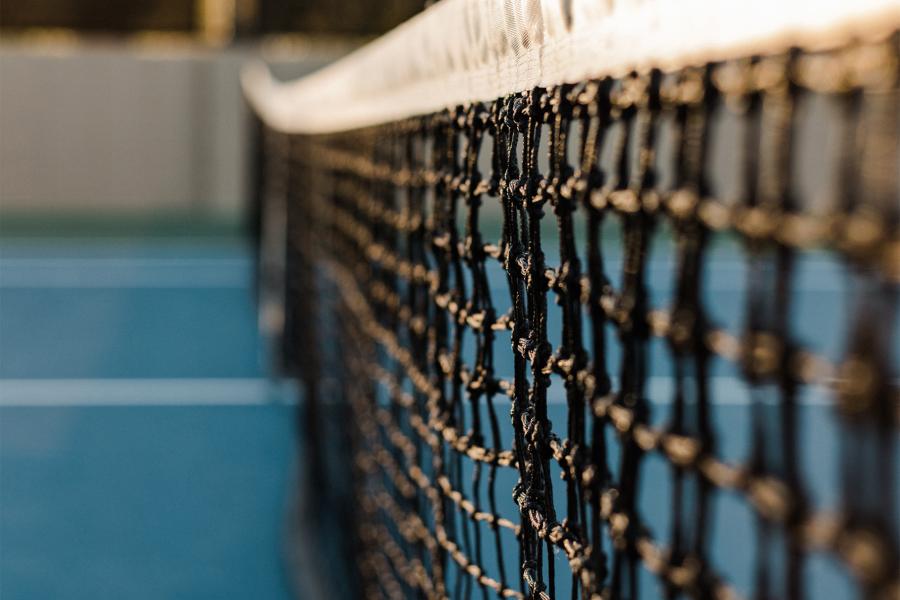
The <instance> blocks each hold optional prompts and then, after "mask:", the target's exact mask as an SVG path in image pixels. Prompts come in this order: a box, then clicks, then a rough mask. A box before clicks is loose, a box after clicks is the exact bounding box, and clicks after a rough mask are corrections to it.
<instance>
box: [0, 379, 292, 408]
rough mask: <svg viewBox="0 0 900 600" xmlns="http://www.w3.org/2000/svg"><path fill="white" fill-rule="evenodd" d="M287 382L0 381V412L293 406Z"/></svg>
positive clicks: (264, 380)
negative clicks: (123, 407) (37, 408)
mask: <svg viewBox="0 0 900 600" xmlns="http://www.w3.org/2000/svg"><path fill="white" fill-rule="evenodd" d="M296 398H297V394H296V388H295V386H294V385H293V383H291V382H290V381H288V380H270V379H262V378H254V379H251V378H244V379H240V378H234V379H229V378H210V379H0V408H10V407H55V406H58V407H64V406H71V407H78V406H84V407H88V406H217V405H221V406H259V405H271V404H294V403H295V402H296Z"/></svg>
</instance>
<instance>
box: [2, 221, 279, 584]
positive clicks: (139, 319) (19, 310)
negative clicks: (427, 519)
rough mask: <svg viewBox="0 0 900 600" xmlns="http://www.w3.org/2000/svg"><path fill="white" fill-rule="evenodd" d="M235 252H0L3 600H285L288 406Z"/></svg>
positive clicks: (137, 244)
mask: <svg viewBox="0 0 900 600" xmlns="http://www.w3.org/2000/svg"><path fill="white" fill-rule="evenodd" d="M252 281H253V274H252V269H251V259H250V258H249V253H248V247H247V246H246V244H245V243H244V242H243V241H242V240H240V239H237V238H233V239H232V238H226V239H215V240H201V241H199V242H198V241H192V242H187V241H180V240H177V239H166V240H162V241H160V240H155V241H154V240H145V241H134V240H129V241H124V240H121V241H120V240H103V241H84V240H79V239H72V240H65V239H47V240H34V239H32V240H24V239H22V240H15V239H8V240H6V241H3V242H2V244H0V544H2V551H0V598H3V600H19V599H22V600H28V599H40V598H65V599H81V598H84V599H92V600H93V599H100V598H129V599H143V598H146V599H159V598H272V599H278V598H288V597H293V596H292V584H291V581H292V576H291V574H290V572H289V569H288V568H287V567H286V566H285V560H284V556H285V553H284V551H283V550H284V548H285V546H286V544H287V541H286V540H285V535H286V533H285V532H286V531H287V530H288V528H287V527H286V525H285V523H286V522H287V520H288V518H289V514H290V513H289V511H290V508H291V506H292V504H293V503H292V501H291V484H292V482H293V473H294V472H295V470H294V467H295V464H294V462H295V461H294V445H295V440H294V410H295V407H294V402H293V401H294V394H293V392H292V390H291V389H290V388H289V386H287V385H286V384H277V383H275V382H273V381H270V380H268V379H267V377H266V368H265V356H264V351H263V350H264V345H263V344H262V343H261V342H260V340H259V338H258V336H257V333H256V321H255V313H254V310H255V308H254V296H253V285H252Z"/></svg>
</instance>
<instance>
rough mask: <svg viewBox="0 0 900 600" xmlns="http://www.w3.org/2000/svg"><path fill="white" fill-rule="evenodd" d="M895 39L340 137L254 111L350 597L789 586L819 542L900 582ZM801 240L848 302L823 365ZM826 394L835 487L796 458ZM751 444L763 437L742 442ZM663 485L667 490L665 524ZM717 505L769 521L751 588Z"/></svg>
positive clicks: (873, 583)
mask: <svg viewBox="0 0 900 600" xmlns="http://www.w3.org/2000/svg"><path fill="white" fill-rule="evenodd" d="M898 44H900V42H898V38H897V37H892V38H888V39H887V40H884V41H881V42H877V43H859V44H847V45H844V46H842V47H840V48H834V49H828V50H824V51H803V50H789V51H786V52H783V53H777V54H772V55H766V56H764V57H746V58H735V59H729V60H723V61H715V62H709V63H706V64H700V65H698V66H694V67H687V68H681V69H677V70H674V71H666V72H662V71H659V70H648V71H646V72H641V73H632V74H627V75H623V76H618V77H605V78H599V79H587V80H584V81H581V82H579V83H574V84H565V85H558V86H549V87H535V88H533V89H530V90H528V91H526V92H521V93H513V94H509V95H506V96H504V97H501V98H497V99H496V100H493V101H489V102H472V103H469V104H467V105H465V106H460V107H458V108H455V109H452V110H444V111H438V112H435V113H433V114H428V115H425V116H411V117H409V118H406V119H402V120H397V121H392V122H389V123H385V124H380V125H374V126H371V127H365V128H360V129H351V130H348V131H341V132H335V133H328V134H316V135H305V134H289V133H285V132H283V131H278V130H276V129H273V128H271V127H267V126H266V125H265V124H261V125H260V126H261V128H262V137H263V139H264V141H265V143H264V144H263V145H262V146H261V148H262V152H263V156H262V163H263V166H264V168H263V173H264V176H263V177H262V180H261V185H262V194H261V197H262V201H263V203H264V205H263V212H264V213H265V210H266V209H265V203H266V202H268V201H270V200H272V199H273V198H275V199H278V204H277V205H278V206H283V207H284V210H285V213H284V219H285V222H284V226H285V228H286V232H287V233H286V236H285V237H286V247H285V254H286V273H285V280H284V281H285V285H284V290H285V302H284V331H283V333H284V353H285V357H286V358H285V361H286V363H287V364H288V365H291V366H292V367H293V369H294V370H295V371H296V372H297V373H298V374H299V376H300V379H301V380H302V381H303V382H304V383H305V384H306V387H307V390H306V391H307V409H306V410H307V412H306V413H305V416H304V427H306V428H307V432H308V435H309V438H310V439H311V440H312V441H311V442H310V450H309V452H310V455H311V456H312V460H313V462H314V463H315V464H317V465H319V466H318V467H317V468H316V469H315V471H316V473H315V481H317V482H318V483H319V484H321V485H322V486H327V483H326V482H327V481H328V479H329V477H333V476H334V474H333V473H331V474H330V471H334V470H335V469H343V471H342V475H343V476H344V477H345V479H346V481H347V482H349V483H348V486H349V487H348V494H349V498H350V500H348V501H347V502H346V506H344V510H345V511H346V512H345V513H344V514H345V517H346V518H345V520H344V521H343V534H344V536H345V538H346V540H345V541H346V548H347V556H348V557H349V558H348V562H349V563H350V568H351V571H352V572H353V578H354V581H356V582H357V585H358V589H357V590H356V592H357V593H359V594H361V595H365V596H366V597H373V598H374V597H396V598H471V597H475V598H491V597H503V598H561V597H566V598H569V597H571V598H593V599H600V598H604V599H606V598H622V599H637V598H654V597H661V598H675V597H692V598H718V599H724V598H739V597H748V598H760V599H764V598H765V599H768V598H790V599H795V598H803V597H807V596H808V595H809V594H810V593H811V592H810V587H809V577H808V576H807V575H808V573H807V572H806V570H807V569H808V568H809V565H810V562H811V561H812V560H813V559H814V557H820V556H825V557H827V558H828V560H829V561H831V562H830V563H829V564H831V565H833V568H835V569H839V570H841V572H843V573H844V574H845V575H846V578H847V581H848V582H849V583H848V586H850V588H851V589H852V590H853V591H852V593H853V594H855V595H857V596H861V597H865V598H873V599H884V600H887V599H888V598H896V597H897V595H898V594H900V579H898V578H900V554H898V552H900V548H898V543H900V541H898V535H900V533H898V515H897V513H898V510H897V507H898V496H897V491H898V490H897V486H898V483H897V479H898V463H897V440H898V422H900V410H898V399H900V397H898V386H897V381H898V380H897V377H898V373H897V369H898V359H900V357H898V354H900V353H898V322H897V314H896V313H897V293H898V284H900V201H898V191H900V181H898V170H900V168H898V166H900V157H898V139H900V138H898V116H900V102H898V99H900V97H898V93H900V89H898V82H900V77H898V73H900V71H898V64H900V61H898V58H900V45H898ZM814 107H818V108H815V109H814ZM822 111H824V112H822ZM823 114H824V115H827V118H824V119H823V118H822V115H823ZM727 124H730V125H727ZM722 128H727V133H726V134H723V133H722ZM801 129H803V130H809V129H812V130H818V129H827V130H828V132H829V136H828V140H830V142H829V143H827V144H824V145H822V146H821V147H818V148H811V147H810V146H809V145H808V144H807V145H806V146H804V145H803V143H802V140H801V139H800V138H801V136H800V135H799V133H798V132H799V131H800V130H801ZM807 156H813V157H814V158H812V159H811V160H812V161H813V162H814V163H816V164H817V165H818V166H819V168H817V169H816V170H814V173H815V176H814V177H813V179H814V181H812V182H809V181H806V180H805V179H804V178H803V177H801V176H800V175H799V173H800V171H801V170H802V167H803V165H804V164H806V163H808V162H809V160H810V159H809V158H807ZM724 163H727V164H724ZM723 164H724V166H723ZM723 172H724V175H723V174H722V173H723ZM266 174H267V175H266ZM276 220H277V219H276ZM611 226H614V227H615V232H614V233H611V232H612V229H611ZM722 244H726V245H727V244H731V245H732V246H733V247H735V248H736V249H737V255H738V256H739V257H740V269H741V273H742V274H743V276H744V277H745V285H744V286H743V288H742V289H743V292H742V297H741V298H739V299H737V300H735V302H738V303H739V307H738V311H739V313H740V318H739V319H738V320H737V325H736V326H734V324H731V325H728V324H723V323H719V322H717V321H716V319H715V317H714V313H715V310H714V309H715V308H717V307H716V306H715V305H716V303H717V302H720V301H723V300H721V299H720V298H718V297H717V296H716V294H715V293H712V294H711V293H709V291H708V289H707V288H708V283H709V279H710V277H711V276H710V273H709V268H710V267H709V256H710V254H711V253H713V252H714V251H715V249H716V248H717V247H719V246H721V245H722ZM660 246H662V247H665V252H666V253H667V256H668V257H669V260H668V262H666V263H665V265H666V266H665V268H664V269H662V270H660V269H658V268H656V267H655V266H653V265H651V256H652V255H653V252H654V250H653V248H654V247H660ZM612 247H615V248H617V251H616V252H615V253H612V254H611V251H610V248H612ZM810 254H817V255H818V254H827V255H828V256H830V257H832V258H833V259H834V260H836V261H838V262H839V263H840V264H841V265H842V267H841V269H842V279H841V281H840V282H839V283H838V284H839V285H841V286H843V289H844V296H845V298H846V311H844V312H842V313H841V314H839V315H837V316H835V317H834V318H831V319H827V320H821V321H820V322H819V326H820V327H821V328H824V329H834V330H836V331H840V332H841V336H840V339H841V340H842V342H841V344H840V349H839V352H837V354H836V356H830V355H829V354H830V353H828V352H823V351H819V350H818V349H815V348H809V347H807V346H806V345H804V339H803V336H802V335H801V333H800V332H798V331H797V330H796V327H795V323H796V310H797V308H796V306H795V305H794V296H795V291H796V286H797V281H798V278H799V277H800V270H799V267H798V265H801V264H802V263H803V260H804V258H805V257H806V256H808V255H810ZM662 279H666V280H668V281H671V282H672V283H671V285H668V286H663V287H664V288H665V290H666V292H665V297H662V298H660V297H659V295H658V294H655V293H654V292H653V288H654V286H660V285H661V284H660V281H661V280H662ZM724 301H726V302H730V301H731V300H724ZM653 361H657V362H664V363H665V364H666V369H668V371H667V372H668V374H669V375H668V377H667V379H668V381H669V384H668V385H667V386H662V387H661V386H659V385H655V384H654V381H655V380H654V378H653V376H652V373H651V371H652V370H653V369H654V368H655V367H656V366H657V365H654V364H652V363H653ZM723 373H728V374H730V375H729V377H730V380H731V381H734V382H736V384H735V385H740V386H741V387H742V388H743V389H744V390H745V393H746V397H747V398H748V403H747V404H748V406H747V410H746V412H745V413H743V414H744V418H742V419H741V420H740V422H739V424H738V425H737V426H736V427H734V428H723V427H721V426H717V424H716V423H717V422H716V418H717V411H721V410H722V408H721V406H720V405H719V401H720V400H722V396H723V395H727V394H728V392H729V390H727V389H726V390H723V389H722V386H721V385H717V383H716V382H717V381H720V380H721V375H722V374H723ZM329 378H330V380H329V381H330V383H329V384H328V385H324V384H323V381H324V380H325V379H329ZM717 378H718V379H717ZM811 390H812V391H814V392H815V393H816V394H819V395H821V396H823V397H825V398H827V403H828V406H829V408H828V410H829V411H830V414H831V415H832V416H833V423H834V425H833V427H834V429H835V435H834V442H835V444H836V445H837V452H838V453H839V459H838V460H837V461H836V463H837V468H836V472H835V473H833V474H832V476H831V477H830V478H829V479H828V485H827V486H826V487H828V488H829V489H828V497H829V498H831V499H832V501H831V502H830V503H829V504H828V505H827V506H823V505H822V502H821V498H820V497H819V494H813V493H812V491H811V488H812V486H811V482H810V481H809V479H810V476H809V473H808V472H807V471H806V469H805V468H804V466H803V464H804V462H803V458H802V455H803V453H804V452H805V450H804V447H803V442H802V437H801V431H802V430H803V429H804V427H805V426H808V424H805V423H804V415H805V414H806V413H805V412H804V408H803V402H804V399H805V398H807V397H808V395H809V394H810V393H812V392H811ZM326 400H327V401H331V402H333V403H336V404H338V405H339V406H340V407H341V409H340V411H339V417H338V422H337V423H335V422H332V423H331V425H330V426H329V427H330V428H331V429H329V428H328V427H326V426H324V425H323V424H322V418H323V416H322V415H323V411H325V409H324V408H323V403H325V402H326ZM551 415H555V417H554V418H551ZM737 429H740V430H741V431H737ZM739 434H740V435H743V436H744V437H745V438H746V440H747V442H746V448H747V452H746V453H745V454H744V455H743V456H740V457H737V458H735V457H734V456H725V453H724V452H723V447H724V446H725V445H726V443H727V442H728V438H729V437H731V436H735V435H739ZM338 455H340V456H346V461H344V462H340V461H338V462H335V461H336V458H335V457H336V456H338ZM329 461H331V462H329ZM651 463H652V464H655V465H656V467H655V468H654V471H653V474H652V475H651V474H650V473H649V472H648V465H650V464H651ZM322 465H330V466H322ZM648 477H665V478H666V479H667V481H668V484H667V488H666V490H667V491H666V496H665V497H664V498H659V499H658V500H659V501H658V502H657V503H656V504H655V505H654V506H656V507H657V510H658V511H659V512H660V513H664V515H665V522H666V526H665V527H657V528H654V527H652V526H650V525H649V523H648V520H649V519H648V517H649V515H648V514H647V513H646V510H645V506H646V504H645V503H644V501H645V500H646V499H647V498H646V495H647V492H646V487H645V483H646V480H647V478H648ZM726 501H727V502H730V503H735V502H736V503H740V504H741V505H742V506H744V507H745V509H746V510H747V511H749V513H750V514H751V515H752V527H751V528H750V529H749V530H748V531H747V532H745V533H746V536H747V538H742V537H740V536H741V535H743V534H739V536H738V539H737V542H734V543H736V544H743V543H746V544H747V545H752V547H753V548H754V551H753V552H752V556H751V558H750V563H751V566H750V567H749V568H748V572H749V573H750V575H749V576H748V577H747V578H745V579H746V580H745V581H743V582H742V583H741V584H740V585H737V584H736V583H735V581H734V580H733V577H731V576H730V575H729V574H730V573H733V570H732V569H731V568H730V567H731V565H729V562H730V561H731V560H732V559H733V556H732V552H731V551H730V550H728V549H723V548H722V547H721V546H716V545H715V544H714V540H713V536H714V535H715V534H716V532H715V530H714V527H713V524H714V523H717V525H716V527H718V528H719V529H722V528H723V527H724V528H728V527H729V526H730V525H729V523H728V522H726V523H722V522H720V521H717V520H716V512H717V510H718V509H719V508H720V507H721V505H722V504H723V503H724V502H726ZM504 507H512V510H507V509H505V508H504ZM748 538H749V539H748ZM735 552H737V550H735Z"/></svg>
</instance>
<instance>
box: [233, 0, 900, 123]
mask: <svg viewBox="0 0 900 600" xmlns="http://www.w3.org/2000/svg"><path fill="white" fill-rule="evenodd" d="M898 26H900V0H755V1H752V2H751V1H748V0H443V1H442V2H438V3H437V4H435V5H433V6H432V7H431V8H429V9H427V10H425V11H424V12H423V13H421V14H419V15H418V16H416V17H414V18H413V19H410V20H409V21H407V22H406V23H404V24H403V25H401V26H400V27H398V28H396V29H395V30H393V31H391V32H390V33H388V34H387V35H385V36H383V37H381V38H379V39H378V40H376V41H374V42H372V43H371V44H368V45H367V46H365V47H363V48H361V49H359V50H358V51H356V52H354V53H352V54H351V55H349V56H347V57H346V58H344V59H342V60H340V61H338V62H336V63H334V64H333V65H331V66H329V67H327V68H325V69H323V70H321V71H319V72H317V73H314V74H313V75H311V76H308V77H305V78H302V79H300V80H297V81H294V82H289V83H280V82H276V81H275V80H273V79H272V77H271V75H270V74H269V72H268V70H267V69H266V68H265V67H263V66H262V65H256V66H253V67H250V68H248V69H247V70H246V71H245V73H244V76H243V85H244V89H245V93H246V94H247V97H248V99H249V100H250V102H251V104H253V107H254V110H255V111H256V112H257V113H258V114H259V115H260V116H261V117H262V118H263V120H264V121H265V122H266V123H267V125H268V126H269V127H272V128H273V129H276V130H280V131H284V132H287V133H325V132H330V131H343V130H348V129H354V128H358V127H364V126H367V125H375V124H378V123H384V122H389V121H393V120H397V119H401V118H404V117H409V116H413V115H419V114H428V113H433V112H436V111H438V110H441V109H443V108H447V107H452V106H455V105H458V104H465V103H469V102H473V101H486V100H493V99H495V98H499V97H502V96H505V95H507V94H509V93H513V92H520V91H524V90H528V89H531V88H533V87H535V86H550V85H556V84H560V83H574V82H578V81H583V80H585V79H589V78H594V77H601V76H608V75H610V76H615V75H621V74H622V73H624V72H628V71H633V70H636V71H642V70H645V69H647V68H650V67H655V68H662V69H676V68H680V67H684V66H689V65H691V64H700V63H705V62H708V61H711V60H724V59H728V58H736V57H740V56H747V55H749V54H767V53H774V52H781V51H784V50H785V49H786V48H788V47H791V46H802V47H805V48H821V47H827V46H832V45H839V44H842V43H846V42H847V41H850V40H852V39H854V38H865V39H872V38H877V37H878V36H882V35H886V34H888V33H890V32H892V31H894V30H896V29H897V28H898Z"/></svg>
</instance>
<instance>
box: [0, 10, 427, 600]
mask: <svg viewBox="0 0 900 600" xmlns="http://www.w3.org/2000/svg"><path fill="white" fill-rule="evenodd" d="M421 4H422V3H421V2H420V1H419V0H391V1H383V2H365V1H353V0H294V1H286V0H279V1H274V0H200V1H197V2H190V1H187V0H183V1H182V0H142V1H133V0H4V1H3V2H0V598H3V600H14V599H20V598H25V599H27V598H66V599H69V598H91V599H97V598H249V597H253V598H288V597H293V596H294V595H295V594H296V592H297V590H298V589H299V586H300V585H302V580H303V573H301V572H298V570H296V569H291V568H288V567H287V566H286V563H287V562H288V561H289V560H290V558H289V557H288V556H287V553H286V552H285V549H286V548H287V547H289V546H290V544H289V540H288V537H289V536H290V535H291V533H290V532H291V528H290V519H291V508H292V507H294V506H295V502H294V501H293V491H292V487H291V486H292V482H293V481H294V479H295V478H296V473H295V468H296V465H295V462H296V461H295V455H294V452H293V449H294V447H295V442H296V440H295V438H294V419H293V411H294V406H293V404H294V401H295V397H294V390H293V389H291V387H290V384H285V383H276V382H274V380H272V379H271V374H270V372H269V369H268V366H267V365H268V363H267V359H266V348H265V344H264V343H263V342H262V341H261V340H260V339H259V336H258V334H257V327H256V314H255V306H254V283H253V257H252V255H251V245H250V243H249V241H248V240H247V236H246V233H245V232H246V231H247V230H248V228H247V227H246V225H247V222H248V214H247V208H246V207H247V199H248V196H249V189H250V185H251V182H250V180H251V175H250V173H251V165H252V157H251V156H249V153H250V151H251V147H252V145H251V144H250V143H249V142H250V140H248V137H247V136H248V131H249V129H248V127H247V124H248V123H247V118H248V116H247V113H246V107H245V106H244V103H243V100H242V97H241V93H240V88H239V85H238V73H239V69H240V67H241V66H242V65H243V64H246V63H247V62H248V61H250V60H254V59H259V58H262V59H264V60H266V61H267V62H269V63H270V64H272V65H273V66H274V68H275V69H276V72H277V73H278V74H279V75H280V76H283V77H295V76H298V75H301V74H303V73H305V72H309V71H310V70H313V69H315V68H318V67H320V66H321V65H323V64H325V63H327V62H329V61H331V60H333V59H334V58H336V57H338V56H341V55H342V54H344V53H346V52H348V51H349V50H350V49H352V48H353V47H355V46H357V45H359V44H360V43H362V42H364V41H365V40H367V39H370V38H371V37H373V36H375V35H377V34H379V33H381V32H383V31H386V30H387V29H389V28H391V27H392V26H394V25H395V24H397V23H399V22H401V21H403V20H404V19H406V18H408V17H409V16H410V15H412V14H413V13H415V12H416V11H417V10H419V9H420V8H421Z"/></svg>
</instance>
